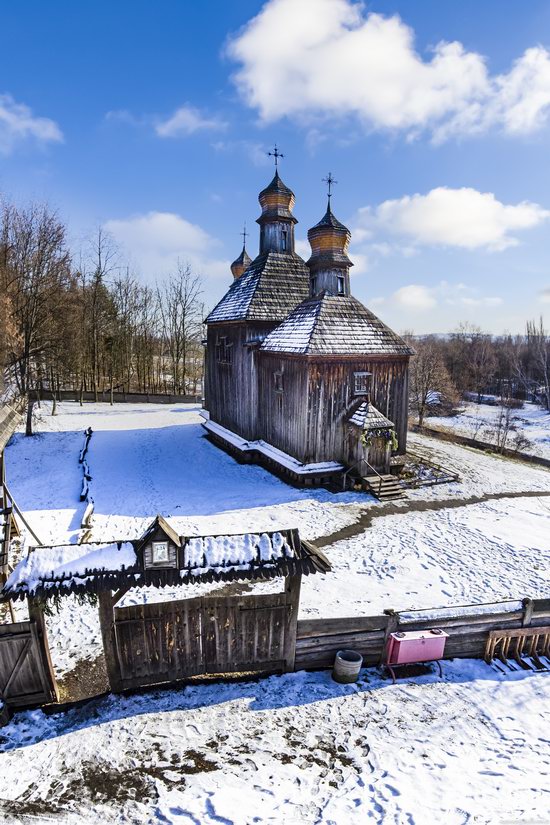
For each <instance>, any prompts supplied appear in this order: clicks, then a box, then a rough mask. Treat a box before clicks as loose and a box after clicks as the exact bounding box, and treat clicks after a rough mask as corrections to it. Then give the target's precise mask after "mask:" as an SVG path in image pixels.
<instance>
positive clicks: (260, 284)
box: [206, 252, 309, 324]
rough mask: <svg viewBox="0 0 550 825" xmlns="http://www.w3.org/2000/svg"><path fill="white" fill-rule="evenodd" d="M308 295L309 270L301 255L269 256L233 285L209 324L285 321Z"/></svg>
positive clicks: (208, 320) (254, 264) (256, 262)
mask: <svg viewBox="0 0 550 825" xmlns="http://www.w3.org/2000/svg"><path fill="white" fill-rule="evenodd" d="M308 293H309V270H308V268H307V266H306V264H305V262H304V261H303V260H302V258H300V256H299V255H294V254H291V253H284V254H283V253H280V252H266V253H265V254H263V255H259V256H258V257H257V258H256V259H255V260H254V261H252V263H251V264H250V266H249V267H248V269H247V270H246V271H245V272H243V274H242V275H241V277H240V278H237V280H236V281H234V282H233V283H232V284H231V286H230V287H229V289H228V290H227V292H226V293H225V295H224V296H223V298H222V299H221V301H220V302H219V303H218V304H217V306H216V307H214V309H213V310H212V312H211V313H210V315H209V316H208V318H207V319H206V323H207V324H213V323H220V322H223V321H238V320H249V321H282V320H283V319H284V318H286V316H287V315H288V314H289V312H291V311H292V310H293V309H294V308H295V307H296V306H297V305H298V304H299V303H300V302H301V301H303V300H304V298H306V297H307V295H308Z"/></svg>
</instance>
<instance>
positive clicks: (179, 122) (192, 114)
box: [155, 104, 227, 138]
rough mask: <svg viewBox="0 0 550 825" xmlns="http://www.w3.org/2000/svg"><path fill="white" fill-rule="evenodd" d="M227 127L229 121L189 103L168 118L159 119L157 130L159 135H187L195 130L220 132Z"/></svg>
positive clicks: (170, 136) (164, 136) (168, 136)
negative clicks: (204, 111) (208, 113)
mask: <svg viewBox="0 0 550 825" xmlns="http://www.w3.org/2000/svg"><path fill="white" fill-rule="evenodd" d="M225 129H227V123H226V122H225V121H224V120H222V119H221V118H219V117H215V116H208V115H205V114H203V113H202V112H201V111H200V110H199V109H196V108H195V107H193V106H190V105H189V104H185V105H184V106H180V108H179V109H176V111H175V112H174V114H173V115H171V116H170V117H169V118H167V119H166V120H158V121H157V122H156V124H155V132H156V133H157V135H158V136H159V137H163V138H175V137H187V136H188V135H193V134H195V132H220V131H224V130H225Z"/></svg>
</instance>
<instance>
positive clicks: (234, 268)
mask: <svg viewBox="0 0 550 825" xmlns="http://www.w3.org/2000/svg"><path fill="white" fill-rule="evenodd" d="M251 263H252V258H251V257H250V255H249V254H248V252H247V251H246V247H245V246H244V245H243V251H242V252H241V254H240V255H239V257H238V258H236V259H235V260H234V261H233V263H232V264H231V272H232V273H233V277H234V278H235V280H236V279H237V278H240V277H241V275H242V274H243V272H244V271H245V270H247V269H248V267H249V266H250V264H251Z"/></svg>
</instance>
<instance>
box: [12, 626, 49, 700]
mask: <svg viewBox="0 0 550 825" xmlns="http://www.w3.org/2000/svg"><path fill="white" fill-rule="evenodd" d="M46 645H47V640H46V638H45V637H44V636H42V635H41V634H40V633H39V629H38V627H37V625H36V623H35V622H34V621H28V622H14V623H12V624H4V625H0V697H1V698H2V699H3V700H4V702H5V703H6V704H7V705H8V706H9V707H32V706H37V705H44V704H47V703H49V702H54V701H56V699H57V689H56V684H55V677H54V674H53V671H52V669H51V664H50V661H49V651H48V650H47V647H46Z"/></svg>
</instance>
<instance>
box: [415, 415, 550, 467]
mask: <svg viewBox="0 0 550 825" xmlns="http://www.w3.org/2000/svg"><path fill="white" fill-rule="evenodd" d="M412 429H413V431H414V432H415V433H420V434H421V435H429V436H430V437H431V438H438V439H439V440H440V441H449V442H450V443H451V444H461V445H462V446H463V447H473V448H474V449H476V450H481V451H482V452H484V453H497V454H498V455H503V456H504V457H505V458H515V459H517V460H518V461H525V462H527V463H528V464H537V465H538V466H539V467H547V468H550V459H549V458H543V457H542V456H540V455H533V454H532V453H524V452H520V451H519V450H512V449H510V448H509V447H503V448H499V447H497V445H496V444H491V443H490V442H489V441H480V439H479V438H470V437H469V436H467V435H460V434H459V433H454V432H451V431H450V430H438V429H436V428H435V427H430V426H429V424H423V425H422V427H419V426H418V425H416V424H415V425H414V426H413V427H412Z"/></svg>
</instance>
